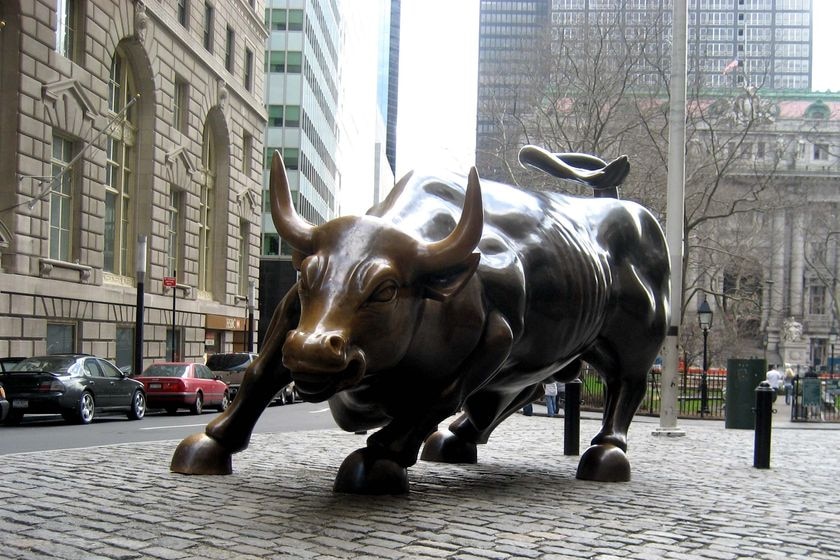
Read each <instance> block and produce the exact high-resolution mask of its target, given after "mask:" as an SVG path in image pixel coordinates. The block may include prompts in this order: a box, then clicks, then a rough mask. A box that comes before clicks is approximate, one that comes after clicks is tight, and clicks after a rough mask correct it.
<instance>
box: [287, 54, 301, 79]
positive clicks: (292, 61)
mask: <svg viewBox="0 0 840 560" xmlns="http://www.w3.org/2000/svg"><path fill="white" fill-rule="evenodd" d="M302 61H303V54H302V53H300V52H299V51H295V52H287V53H286V72H287V73H289V74H300V70H301V68H302Z"/></svg>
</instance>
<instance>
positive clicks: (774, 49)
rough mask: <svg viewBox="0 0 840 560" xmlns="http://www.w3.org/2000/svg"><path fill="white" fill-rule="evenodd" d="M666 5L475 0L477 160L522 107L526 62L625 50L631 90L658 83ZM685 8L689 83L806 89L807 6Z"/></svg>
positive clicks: (708, 1)
mask: <svg viewBox="0 0 840 560" xmlns="http://www.w3.org/2000/svg"><path fill="white" fill-rule="evenodd" d="M672 9H673V3H672V1H671V0H552V1H548V0H530V1H528V0H522V1H511V2H498V1H492V0H482V1H481V12H480V22H479V65H478V83H479V86H478V107H479V108H478V119H477V138H476V151H477V161H481V154H482V152H483V151H488V150H491V149H492V147H493V143H494V141H495V138H497V137H498V135H499V134H501V133H502V131H501V129H500V125H499V119H498V115H499V114H504V113H509V112H512V111H513V110H514V109H515V108H518V109H519V110H520V111H521V110H522V107H521V106H520V107H515V104H520V105H521V104H522V103H523V96H522V91H521V89H522V87H523V84H524V83H525V82H527V81H528V79H529V77H530V76H531V75H532V74H533V73H534V68H535V64H536V62H535V61H537V60H539V59H540V58H543V59H545V58H546V57H547V56H558V55H559V51H560V50H561V49H562V50H563V52H564V53H565V56H569V57H578V58H579V59H581V60H585V59H586V58H587V57H589V58H592V57H594V56H602V55H603V54H605V53H608V55H611V56H615V57H616V58H617V59H620V58H621V57H622V56H625V55H626V54H627V52H628V51H631V50H634V49H635V53H634V57H635V58H634V64H635V65H636V68H637V71H638V73H639V74H640V78H639V79H638V82H637V83H636V84H635V87H661V86H662V78H661V76H664V75H667V72H663V69H665V68H666V67H667V65H668V61H669V56H670V50H669V48H668V44H669V41H670V37H671V30H670V26H671V14H672ZM688 10H689V19H688V26H689V29H688V59H689V60H688V67H689V74H690V75H689V83H690V84H695V85H696V86H697V87H700V88H702V89H705V90H711V89H714V88H722V87H729V86H733V85H734V86H753V87H756V88H759V89H764V90H767V89H772V90H797V91H809V90H810V88H811V61H812V55H811V44H812V36H811V34H812V28H813V22H812V15H811V1H810V0H689V1H688ZM604 44H606V45H607V46H606V47H604V48H602V45H604ZM593 45H595V46H594V47H593ZM593 49H600V50H598V52H594V51H593ZM485 161H486V160H485Z"/></svg>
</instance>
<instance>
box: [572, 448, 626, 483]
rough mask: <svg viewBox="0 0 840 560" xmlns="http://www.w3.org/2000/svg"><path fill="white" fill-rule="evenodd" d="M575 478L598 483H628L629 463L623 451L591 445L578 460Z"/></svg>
mask: <svg viewBox="0 0 840 560" xmlns="http://www.w3.org/2000/svg"><path fill="white" fill-rule="evenodd" d="M577 478H579V479H581V480H596V481H598V482H629V481H630V461H628V460H627V455H625V454H624V451H622V450H621V449H620V448H618V447H616V446H614V445H609V444H599V445H593V446H591V447H590V448H589V449H587V450H586V451H585V452H584V453H583V456H582V457H581V458H580V462H579V463H578V469H577Z"/></svg>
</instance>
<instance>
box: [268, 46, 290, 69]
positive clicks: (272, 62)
mask: <svg viewBox="0 0 840 560" xmlns="http://www.w3.org/2000/svg"><path fill="white" fill-rule="evenodd" d="M265 71H266V72H273V73H281V72H285V71H286V53H285V52H283V51H267V52H266V53H265Z"/></svg>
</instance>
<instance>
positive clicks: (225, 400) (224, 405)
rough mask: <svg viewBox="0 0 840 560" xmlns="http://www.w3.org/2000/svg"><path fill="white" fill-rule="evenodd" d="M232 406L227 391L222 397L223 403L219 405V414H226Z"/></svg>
mask: <svg viewBox="0 0 840 560" xmlns="http://www.w3.org/2000/svg"><path fill="white" fill-rule="evenodd" d="M229 404H230V397H229V396H228V392H227V391H225V394H224V395H222V402H221V404H219V412H224V411H225V410H227V407H228V405H229Z"/></svg>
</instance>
